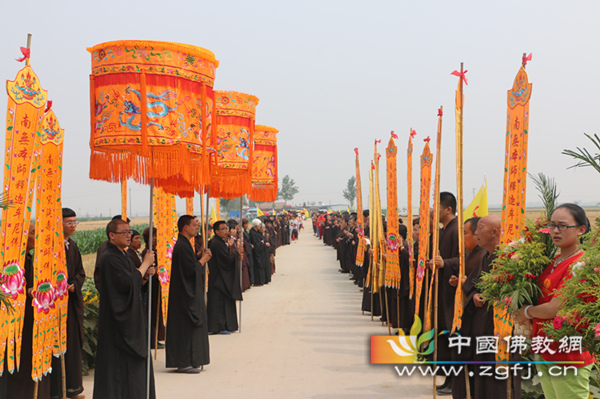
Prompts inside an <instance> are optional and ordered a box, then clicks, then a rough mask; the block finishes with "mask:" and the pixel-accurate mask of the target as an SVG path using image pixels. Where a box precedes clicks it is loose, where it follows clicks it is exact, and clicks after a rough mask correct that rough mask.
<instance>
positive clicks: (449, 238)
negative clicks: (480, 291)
mask: <svg viewBox="0 0 600 399" xmlns="http://www.w3.org/2000/svg"><path fill="white" fill-rule="evenodd" d="M439 221H440V223H441V224H442V226H443V227H442V228H441V229H440V232H439V255H435V254H432V255H435V256H433V257H432V258H433V259H431V263H433V264H435V267H437V268H438V273H439V278H438V297H437V298H436V301H437V304H438V331H442V330H452V321H453V319H454V296H455V293H456V288H455V287H452V286H451V285H450V282H449V281H450V277H451V276H453V275H454V276H457V275H458V269H459V266H460V261H459V252H458V221H457V219H456V197H455V196H454V194H452V193H449V192H447V191H444V192H441V193H440V206H439ZM433 228H437V226H433ZM434 303H435V302H434ZM437 353H438V357H437V358H438V360H444V361H448V360H450V358H451V354H450V349H449V347H448V335H447V334H444V335H441V336H440V337H439V338H438V348H437ZM438 389H439V390H441V392H440V393H441V394H451V393H452V377H446V380H445V381H444V383H443V384H442V385H440V386H438Z"/></svg>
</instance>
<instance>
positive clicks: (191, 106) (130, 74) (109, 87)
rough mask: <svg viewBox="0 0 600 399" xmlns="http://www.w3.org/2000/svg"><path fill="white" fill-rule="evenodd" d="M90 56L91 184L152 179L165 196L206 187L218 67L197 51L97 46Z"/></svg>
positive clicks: (151, 45) (131, 44) (139, 44)
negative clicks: (101, 181)
mask: <svg viewBox="0 0 600 399" xmlns="http://www.w3.org/2000/svg"><path fill="white" fill-rule="evenodd" d="M88 51H89V52H90V53H91V54H92V74H91V75H90V101H91V104H90V105H91V111H92V115H91V116H92V118H91V120H92V124H91V138H90V148H91V150H92V154H91V160H90V178H92V179H97V180H105V181H111V182H117V181H122V180H124V179H127V178H131V179H133V180H135V181H137V182H140V183H148V182H149V180H150V178H151V177H154V178H156V179H157V185H160V186H161V187H163V188H164V189H165V190H166V191H169V192H173V193H180V192H181V191H186V192H188V193H189V190H190V187H192V188H196V187H198V186H200V185H205V184H207V183H209V180H210V174H209V163H208V162H206V161H207V159H206V144H207V142H208V141H209V140H210V135H211V131H210V127H211V124H212V110H213V105H214V104H213V98H214V94H213V90H212V87H213V84H214V79H215V70H216V68H217V67H218V65H219V62H218V61H217V60H216V59H215V56H214V54H213V53H212V52H210V51H208V50H206V49H203V48H201V47H196V46H190V45H185V44H179V43H168V42H155V41H134V40H130V41H115V42H108V43H102V44H99V45H97V46H94V47H92V48H89V49H88Z"/></svg>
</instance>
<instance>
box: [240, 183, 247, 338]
mask: <svg viewBox="0 0 600 399" xmlns="http://www.w3.org/2000/svg"><path fill="white" fill-rule="evenodd" d="M243 211H244V196H243V195H242V196H241V197H240V241H239V245H240V248H242V254H241V255H240V292H241V291H243V289H244V282H243V276H244V270H243V263H244V256H245V255H246V253H245V252H244V225H243V223H242V220H243V217H242V213H243ZM239 303H240V304H239V307H240V311H239V313H240V315H239V319H240V321H239V322H238V324H239V326H238V331H239V332H240V334H241V333H242V301H239Z"/></svg>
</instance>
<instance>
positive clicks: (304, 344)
mask: <svg viewBox="0 0 600 399" xmlns="http://www.w3.org/2000/svg"><path fill="white" fill-rule="evenodd" d="M307 227H308V228H310V230H308V229H307V230H305V231H303V232H301V234H300V239H299V240H298V241H297V242H296V243H292V244H291V245H288V246H284V247H281V248H279V249H278V250H277V273H276V274H275V275H274V276H273V280H272V282H271V283H270V284H269V285H266V286H264V287H253V288H251V289H250V290H249V291H246V292H245V293H244V302H243V308H242V313H243V314H242V315H243V322H242V332H241V333H234V334H231V335H229V336H222V335H212V336H210V357H211V363H210V364H209V365H208V366H205V368H204V371H203V372H202V373H200V374H198V375H180V374H176V373H173V372H172V371H170V370H167V369H165V362H164V350H159V351H158V359H157V360H156V361H155V363H154V373H155V378H156V392H157V398H160V399H163V398H169V399H170V398H237V399H245V398H261V399H268V398H323V399H333V398H345V399H357V398H429V397H431V396H432V395H431V378H422V377H411V378H409V377H398V375H397V374H396V371H395V370H394V368H393V367H392V366H389V365H371V364H370V363H369V337H370V335H385V334H387V328H384V327H382V325H381V323H380V322H375V321H373V322H372V321H371V318H370V316H369V315H367V314H365V315H362V313H361V311H360V303H361V300H362V293H361V292H359V289H358V288H357V287H356V286H355V285H354V284H352V283H351V282H350V281H348V275H347V274H341V273H339V272H338V269H339V265H338V263H337V261H336V259H335V258H336V254H335V251H334V250H333V249H332V248H330V247H325V246H323V244H322V242H321V241H319V240H317V239H316V238H315V237H314V236H313V235H312V228H311V227H310V224H309V226H307ZM377 319H378V318H377ZM153 353H154V351H153ZM84 386H85V392H84V393H85V394H87V395H88V398H90V397H91V393H92V389H93V375H90V376H86V377H84Z"/></svg>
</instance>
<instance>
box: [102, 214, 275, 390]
mask: <svg viewBox="0 0 600 399" xmlns="http://www.w3.org/2000/svg"><path fill="white" fill-rule="evenodd" d="M252 224H253V228H252V229H251V230H250V231H249V232H248V231H247V230H246V229H247V226H248V221H247V220H245V219H244V220H243V221H242V228H243V236H244V237H245V239H243V241H242V242H243V244H242V245H240V241H239V237H240V225H239V224H238V223H237V222H236V221H235V220H230V221H228V222H224V221H218V222H216V223H214V224H213V225H212V226H211V227H212V233H213V236H212V237H211V239H210V240H209V242H208V248H207V249H204V248H203V239H202V237H201V236H200V235H198V230H199V227H200V223H199V221H198V219H197V218H195V217H194V216H191V215H184V216H181V217H180V218H179V220H178V226H177V227H178V231H179V236H178V238H177V241H176V243H175V245H174V247H173V252H172V265H171V276H170V288H169V313H168V318H167V326H166V331H167V332H168V333H167V334H166V337H165V350H166V353H165V358H166V367H167V368H175V369H176V371H177V372H180V373H188V374H197V373H200V372H201V371H202V370H203V367H204V365H207V364H209V363H210V350H209V339H208V336H209V335H210V334H229V333H231V332H233V331H236V330H238V319H237V312H236V301H238V300H242V288H244V289H247V288H249V287H250V285H251V281H253V282H254V285H255V286H260V285H264V284H266V283H268V282H270V279H271V274H272V273H273V272H274V255H275V249H276V247H277V245H281V244H280V243H282V242H284V240H283V241H278V240H277V238H276V237H277V234H276V231H275V230H274V227H273V221H272V220H270V219H266V220H265V223H264V224H263V223H262V222H260V221H259V220H254V221H253V222H252ZM148 233H149V231H148V229H147V230H146V231H144V236H145V237H144V240H145V241H146V242H148V241H149V237H148V236H147V235H148ZM107 236H108V237H109V240H108V243H107V244H106V246H105V251H106V252H105V254H101V255H99V259H100V261H99V268H98V269H99V270H98V269H97V270H96V272H97V273H95V275H97V280H96V283H97V286H98V287H99V291H100V309H101V311H100V316H101V317H100V320H99V331H98V335H99V339H98V356H97V359H96V374H95V380H94V396H95V397H110V398H138V397H139V398H141V397H145V392H146V391H145V383H146V376H145V373H143V371H144V370H142V368H141V364H142V363H143V364H147V362H150V363H151V359H148V358H147V350H146V349H144V348H147V338H146V336H147V335H146V334H145V333H144V334H142V330H143V329H142V328H137V329H135V331H128V330H126V329H125V326H124V325H121V324H120V321H121V320H125V319H129V320H132V321H134V322H135V323H136V325H137V326H138V327H144V329H145V328H146V326H147V323H146V321H147V316H145V315H146V314H147V306H148V304H147V299H146V298H147V294H146V293H145V291H144V290H146V291H147V288H146V283H145V282H146V281H147V280H148V279H150V278H152V279H154V278H156V272H157V270H159V267H158V265H157V264H160V260H155V259H154V253H153V251H148V250H147V249H146V251H145V253H139V248H140V246H141V242H138V238H137V232H135V231H131V230H129V224H128V223H127V222H125V221H122V220H121V219H120V217H119V216H117V217H115V219H113V221H111V222H110V223H109V225H108V226H107ZM153 236H154V237H155V236H156V231H154V232H153ZM130 237H133V238H130ZM153 241H154V245H153V247H154V246H155V243H156V242H155V240H153ZM192 242H193V244H192ZM271 246H272V247H273V248H271ZM115 248H116V249H115ZM109 249H111V251H110V252H108V250H109ZM240 262H241V266H242V267H241V270H240ZM250 263H252V266H253V267H250ZM115 265H116V266H115ZM207 268H208V276H209V277H208V291H207V296H206V298H207V299H206V300H207V302H206V304H205V299H204V289H205V283H206V279H205V276H206V272H207ZM136 270H137V271H138V272H139V273H136V272H135V271H136ZM251 276H253V278H252V279H251ZM114 279H119V280H126V281H128V282H129V283H127V285H125V286H121V287H120V289H116V288H114V287H113V289H111V290H108V289H107V288H106V287H105V286H108V285H110V286H113V283H110V284H109V283H107V281H109V280H110V281H112V280H114ZM154 286H155V287H157V288H156V289H157V290H158V287H159V282H158V281H156V284H153V288H154ZM153 291H154V289H153ZM152 297H153V301H152V306H156V307H157V308H156V309H152V310H151V314H152V316H154V315H158V317H157V320H161V319H162V316H161V307H162V306H161V305H160V294H159V292H156V293H153V295H152ZM154 298H156V301H154ZM103 309H104V311H103ZM107 309H109V310H107ZM140 310H141V312H140ZM152 318H154V317H152ZM152 323H153V325H154V326H155V327H153V328H152V333H153V337H152V341H153V342H154V341H155V340H156V341H158V339H161V338H162V336H161V332H160V329H158V328H157V327H159V326H156V325H155V324H154V323H155V322H154V320H152ZM158 324H159V325H162V323H158ZM100 326H102V327H100ZM155 330H156V331H158V333H157V334H156V335H154V334H155V333H154V331H155ZM100 336H102V337H103V339H100ZM124 348H128V349H130V350H128V351H123V349H124ZM159 348H160V346H159ZM101 351H102V355H101ZM114 351H119V352H120V355H121V356H120V357H118V356H117V355H116V354H115V353H112V352H114ZM112 356H117V357H115V359H117V360H118V361H119V362H120V364H121V365H120V366H119V367H117V368H116V370H115V369H114V368H113V367H112V364H111V363H112V362H111V361H110V359H111V357H112ZM116 373H119V374H120V375H121V377H119V376H117V375H116ZM124 376H126V378H125V379H124ZM142 388H143V389H142ZM150 397H154V380H153V373H151V380H150Z"/></svg>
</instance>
